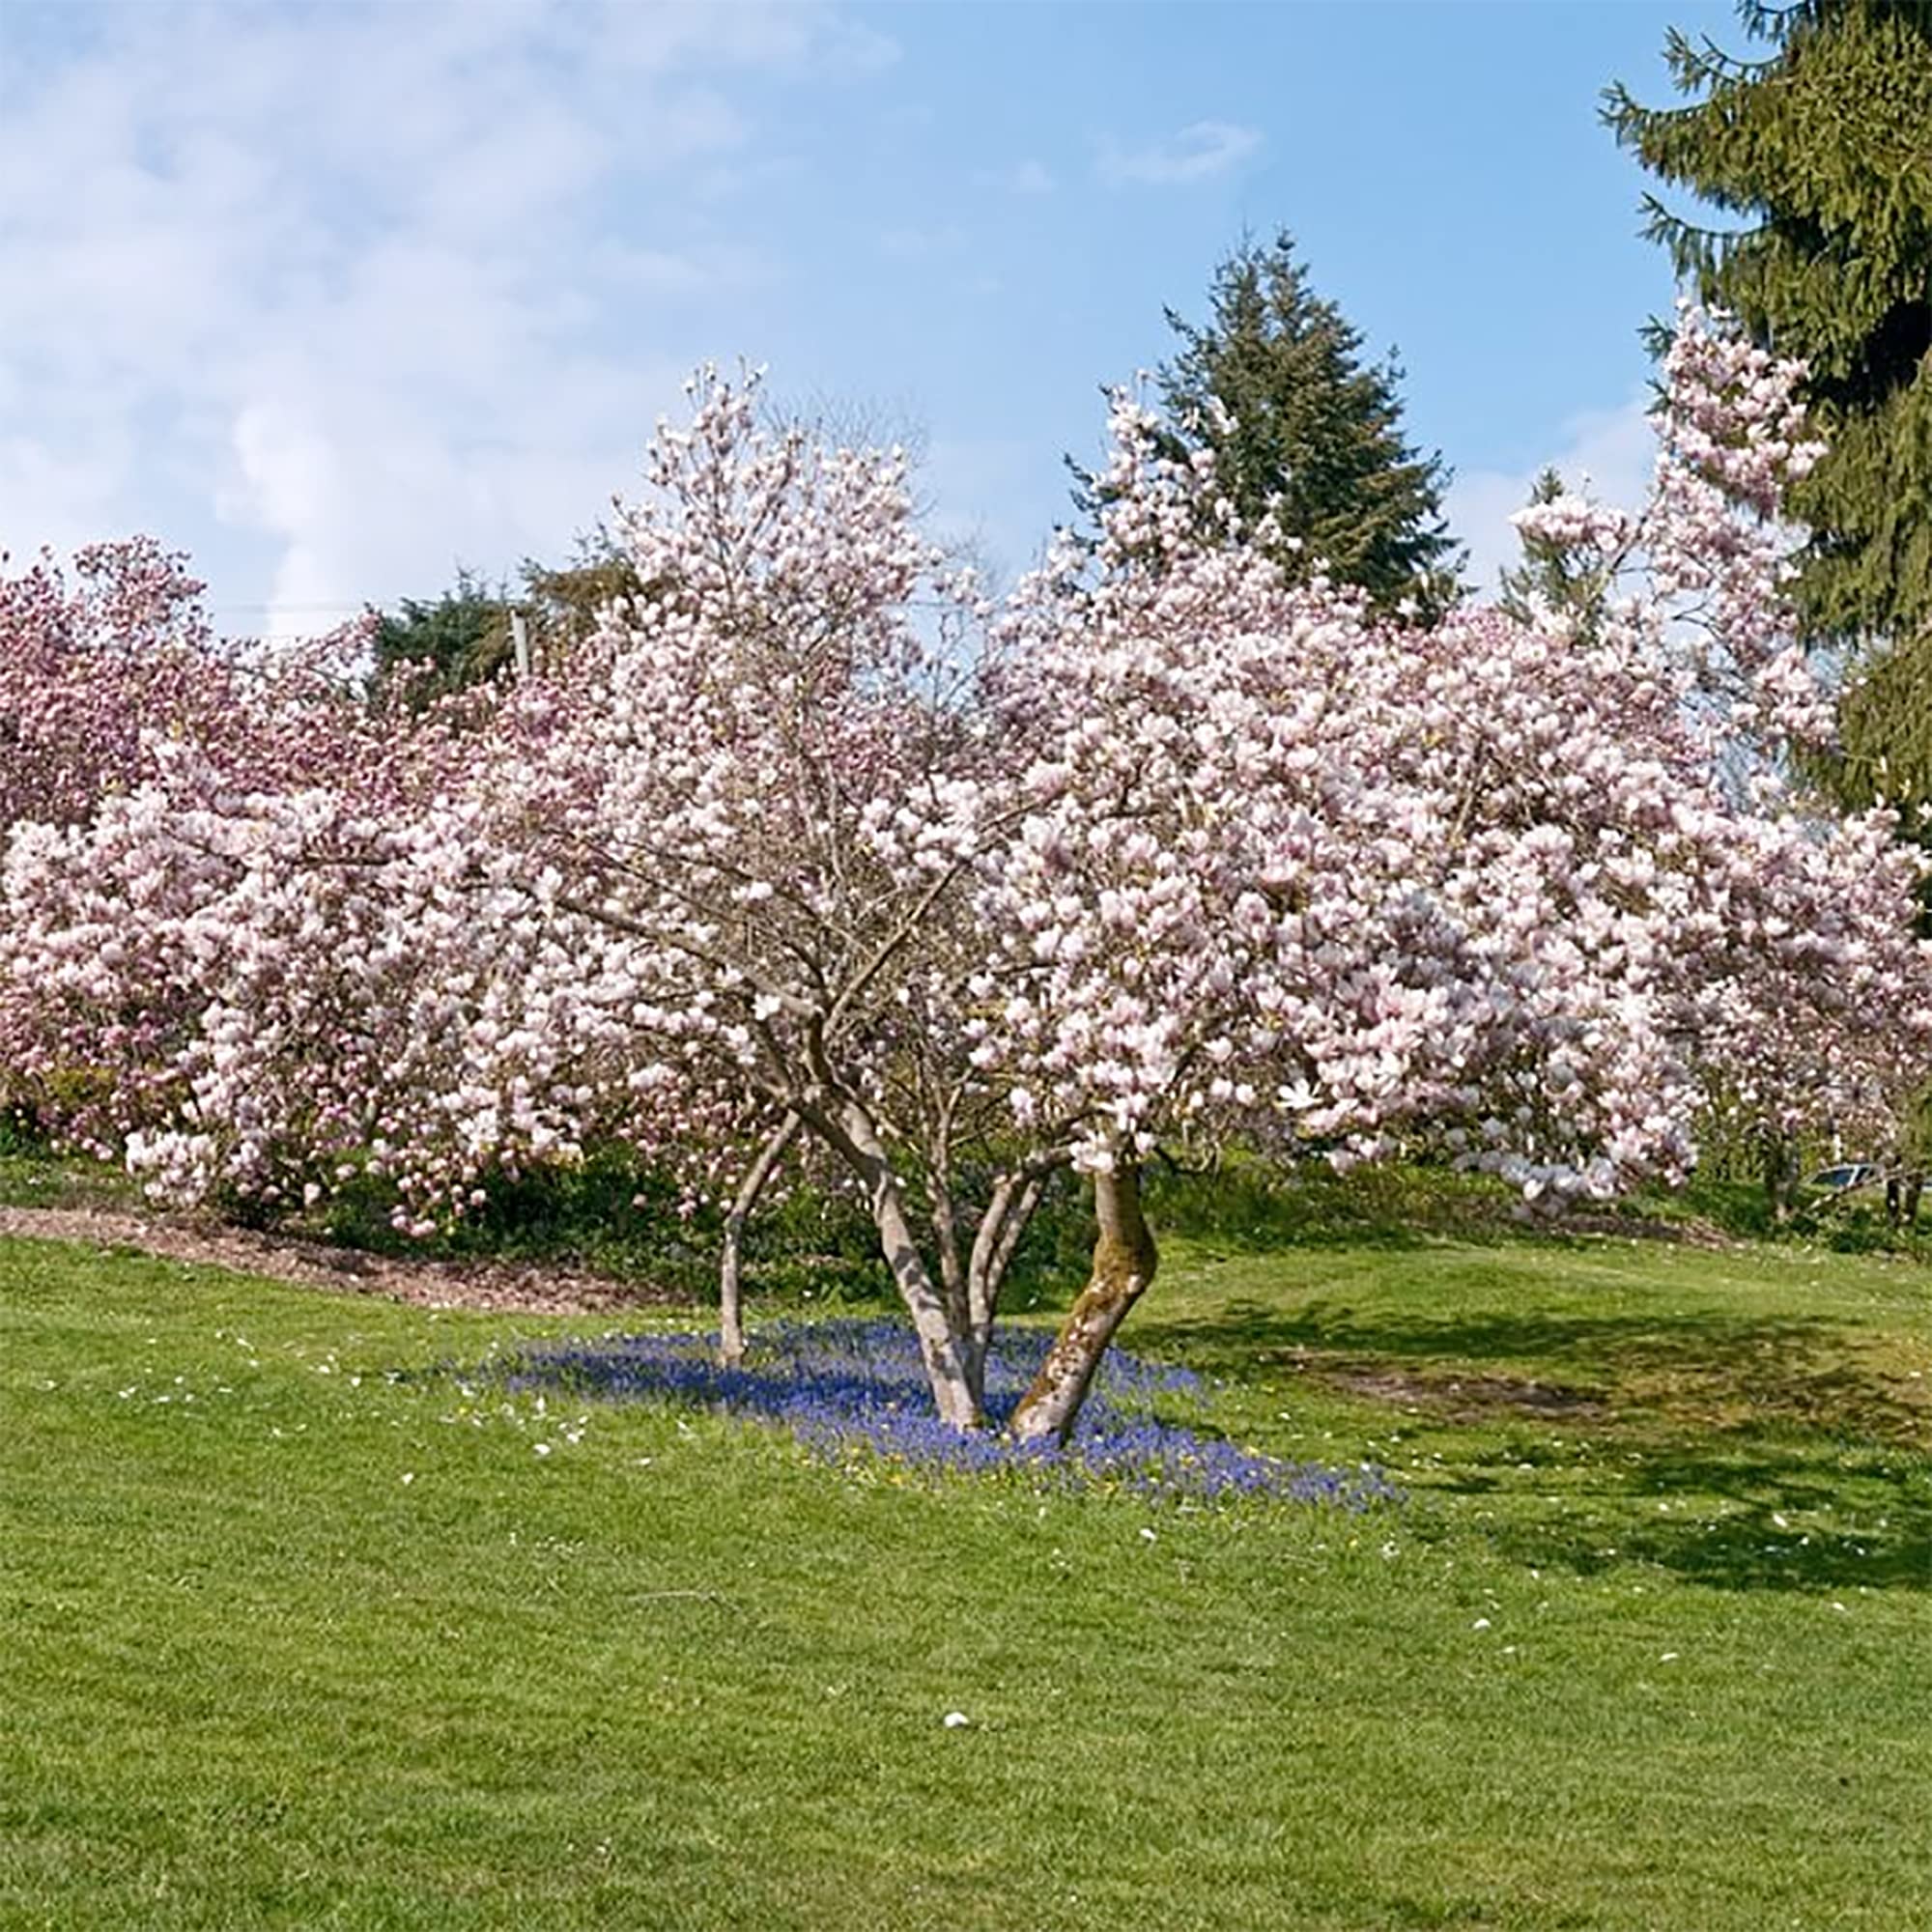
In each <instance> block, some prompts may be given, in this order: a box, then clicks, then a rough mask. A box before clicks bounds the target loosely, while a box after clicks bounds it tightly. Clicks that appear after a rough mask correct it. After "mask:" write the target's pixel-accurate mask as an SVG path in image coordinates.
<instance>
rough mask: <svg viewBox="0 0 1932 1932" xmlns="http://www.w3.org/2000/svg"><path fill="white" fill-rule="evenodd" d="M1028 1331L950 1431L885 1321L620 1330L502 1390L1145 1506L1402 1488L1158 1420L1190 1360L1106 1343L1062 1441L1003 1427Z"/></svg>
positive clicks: (1031, 1361)
mask: <svg viewBox="0 0 1932 1932" xmlns="http://www.w3.org/2000/svg"><path fill="white" fill-rule="evenodd" d="M1049 1340H1050V1338H1049V1337H1048V1336H1047V1335H1046V1334H1044V1333H1043V1332H1042V1331H1040V1330H1038V1329H1025V1328H1010V1329H1007V1330H1004V1331H1003V1332H1002V1333H1001V1335H1000V1336H999V1338H998V1340H997V1341H996V1343H995V1345H994V1350H993V1354H992V1357H991V1359H990V1360H989V1362H988V1363H987V1369H986V1407H987V1413H988V1421H989V1422H990V1423H991V1424H992V1425H994V1426H993V1427H991V1428H989V1429H987V1430H986V1431H984V1432H983V1433H981V1434H979V1435H960V1434H959V1433H958V1432H957V1431H955V1430H952V1429H950V1428H948V1427H947V1426H946V1425H945V1424H943V1423H942V1422H940V1420H939V1419H938V1418H937V1416H935V1415H934V1414H933V1412H932V1398H931V1394H930V1392H929V1390H928V1389H927V1386H926V1381H925V1374H924V1371H923V1367H922V1366H921V1362H920V1355H919V1345H918V1342H917V1340H916V1338H915V1337H914V1335H913V1334H912V1331H911V1330H910V1329H909V1328H907V1327H905V1326H904V1325H903V1324H901V1323H899V1322H896V1321H779V1322H774V1323H772V1324H771V1325H770V1326H767V1327H764V1328H761V1329H758V1330H756V1331H755V1332H754V1333H753V1336H752V1338H751V1344H750V1349H749V1351H748V1353H747V1355H746V1357H745V1360H744V1361H743V1362H742V1363H741V1364H740V1365H739V1366H738V1367H736V1368H730V1369H726V1368H721V1367H720V1366H719V1363H718V1359H717V1353H716V1350H717V1340H716V1337H715V1336H710V1335H703V1334H692V1333H680V1334H664V1335H618V1336H610V1337H606V1338H603V1339H601V1340H597V1341H593V1342H581V1343H570V1344H567V1345H564V1346H562V1347H558V1348H553V1349H544V1350H533V1351H530V1352H528V1353H526V1354H523V1355H521V1356H519V1357H517V1358H515V1359H514V1360H512V1361H511V1362H509V1363H507V1364H505V1365H503V1370H504V1373H505V1374H506V1376H507V1378H508V1380H509V1384H510V1386H511V1387H512V1388H514V1389H520V1390H534V1389H546V1390H548V1389H555V1388H558V1387H563V1388H567V1389H570V1390H573V1391H575V1392H579V1393H582V1394H585V1395H592V1396H601V1397H604V1398H607V1399H611V1400H615V1401H661V1402H671V1403H679V1404H685V1405H688V1406H693V1407H702V1408H711V1409H717V1410H721V1411H723V1412H725V1413H726V1414H730V1415H741V1416H746V1417H752V1418H758V1419H762V1420H766V1421H772V1422H778V1423H781V1424H783V1425H784V1426H785V1427H786V1428H788V1429H789V1430H790V1431H791V1432H792V1434H793V1435H796V1436H797V1438H798V1439H799V1440H800V1441H801V1442H803V1443H804V1444H805V1445H806V1446H807V1448H809V1449H810V1450H811V1451H812V1452H813V1453H814V1454H817V1455H819V1456H822V1457H824V1458H825V1460H826V1461H828V1462H834V1463H840V1462H845V1461H848V1460H851V1459H853V1458H855V1457H862V1458H863V1457H868V1456H870V1457H879V1458H883V1459H885V1461H886V1462H888V1463H893V1464H895V1465H898V1466H900V1467H904V1468H912V1469H919V1470H923V1471H955V1472H960V1473H990V1472H1016V1473H1019V1474H1021V1475H1024V1476H1026V1477H1028V1478H1030V1479H1031V1480H1032V1481H1034V1482H1036V1483H1037V1484H1041V1485H1045V1486H1050V1487H1060V1488H1095V1487H1097V1488H1102V1489H1108V1490H1120V1491H1125V1492H1132V1493H1134V1494H1137V1495H1141V1496H1144V1497H1147V1498H1149V1499H1151V1500H1163V1501H1166V1500H1180V1499H1183V1498H1189V1499H1196V1500H1203V1501H1220V1500H1228V1499H1233V1498H1236V1497H1241V1496H1254V1497H1274V1498H1283V1499H1288V1500H1292V1501H1296V1502H1320V1503H1334V1504H1340V1505H1341V1506H1342V1507H1344V1508H1347V1509H1357V1510H1358V1509H1364V1508H1367V1507H1368V1506H1369V1505H1370V1504H1372V1503H1377V1502H1385V1501H1392V1500H1395V1499H1396V1498H1397V1497H1398V1495H1399V1492H1398V1491H1396V1490H1395V1489H1394V1488H1393V1487H1392V1486H1391V1484H1390V1483H1389V1482H1388V1480H1387V1478H1386V1477H1384V1476H1383V1475H1382V1474H1381V1473H1380V1472H1379V1471H1378V1470H1372V1469H1366V1468H1364V1469H1330V1468H1324V1467H1322V1466H1321V1465H1320V1464H1317V1463H1284V1462H1280V1461H1277V1460H1276V1459H1275V1458H1273V1457H1271V1456H1261V1455H1257V1454H1255V1453H1254V1452H1253V1451H1252V1450H1247V1449H1242V1448H1240V1447H1238V1446H1237V1445H1236V1444H1235V1443H1233V1442H1229V1441H1227V1440H1225V1439H1223V1438H1221V1437H1218V1436H1214V1435H1202V1434H1200V1433H1198V1432H1197V1431H1196V1430H1193V1429H1189V1428H1185V1427H1182V1426H1181V1425H1179V1424H1178V1423H1175V1422H1173V1421H1169V1420H1166V1419H1164V1418H1163V1417H1162V1416H1161V1415H1160V1414H1159V1413H1158V1412H1157V1411H1156V1405H1157V1404H1159V1405H1163V1406H1170V1407H1171V1406H1174V1405H1176V1404H1178V1403H1184V1404H1186V1405H1188V1406H1191V1407H1193V1408H1194V1409H1195V1410H1197V1411H1198V1410H1199V1409H1200V1408H1201V1407H1202V1406H1204V1403H1205V1397H1206V1389H1205V1387H1204V1384H1203V1383H1202V1380H1201V1378H1200V1377H1198V1376H1196V1375H1195V1374H1193V1372H1192V1371H1190V1370H1187V1369H1179V1368H1171V1367H1166V1366H1163V1365H1161V1364H1159V1363H1154V1362H1149V1361H1145V1360H1142V1359H1141V1358H1140V1357H1138V1356H1134V1355H1130V1354H1126V1353H1123V1352H1122V1350H1118V1349H1117V1350H1111V1351H1110V1352H1109V1353H1108V1355H1107V1357H1106V1359H1105V1360H1104V1362H1103V1363H1102V1364H1101V1368H1100V1373H1099V1376H1098V1378H1097V1379H1096V1381H1095V1383H1094V1389H1093V1391H1092V1393H1091V1394H1090V1395H1089V1397H1088V1400H1087V1404H1086V1406H1085V1407H1084V1409H1083V1410H1082V1412H1081V1417H1080V1424H1079V1427H1078V1429H1077V1430H1076V1432H1075V1434H1074V1438H1073V1440H1072V1442H1071V1443H1070V1444H1068V1445H1067V1447H1065V1449H1062V1448H1060V1447H1058V1446H1056V1445H1051V1444H1040V1443H1018V1442H1013V1441H1010V1440H1009V1439H1008V1438H1007V1437H1006V1436H1005V1435H1002V1434H1000V1433H999V1425H1000V1424H1002V1423H1004V1422H1005V1420H1006V1418H1007V1417H1008V1416H1009V1414H1010V1413H1011V1412H1012V1409H1013V1407H1014V1406H1015V1404H1017V1402H1018V1401H1019V1398H1020V1396H1021V1394H1022V1393H1023V1392H1024V1391H1025V1389H1026V1387H1027V1385H1028V1384H1029V1383H1030V1382H1031V1381H1032V1379H1033V1378H1034V1375H1035V1373H1036V1372H1037V1369H1038V1368H1039V1365H1040V1363H1041V1361H1042V1360H1043V1359H1044V1357H1045V1354H1046V1350H1047V1346H1048V1343H1049Z"/></svg>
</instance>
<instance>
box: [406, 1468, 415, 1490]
mask: <svg viewBox="0 0 1932 1932" xmlns="http://www.w3.org/2000/svg"><path fill="white" fill-rule="evenodd" d="M415 1479H416V1472H415V1471H414V1470H413V1469H405V1470H404V1471H403V1484H404V1487H405V1488H407V1487H408V1486H409V1485H410V1484H411V1483H413V1482H414V1481H415Z"/></svg>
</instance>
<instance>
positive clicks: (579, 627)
mask: <svg viewBox="0 0 1932 1932" xmlns="http://www.w3.org/2000/svg"><path fill="white" fill-rule="evenodd" d="M519 574H520V577H521V580H522V582H521V588H520V589H519V590H518V591H517V592H516V593H515V594H512V592H511V590H510V587H509V586H508V585H507V584H498V585H497V586H496V587H495V588H492V587H491V586H490V585H488V584H486V583H484V582H481V581H480V580H479V579H477V578H475V577H472V576H471V575H470V574H469V572H468V571H464V570H459V571H458V572H457V577H456V582H455V585H454V586H453V587H452V588H450V589H448V590H445V591H443V592H442V594H441V595H440V597H438V598H437V599H436V601H435V602H434V603H428V602H422V601H419V600H417V599H415V598H410V597H406V598H404V599H403V601H402V603H401V604H400V605H399V606H398V608H397V609H396V611H392V612H385V613H384V615H383V617H382V619H381V621H380V622H379V623H378V625H377V627H376V684H377V687H378V688H379V689H381V688H384V687H385V686H390V685H393V684H395V683H397V682H398V681H399V680H404V679H406V680H407V690H408V693H409V696H410V697H411V698H412V701H414V702H417V703H426V702H428V701H429V700H431V699H433V698H436V697H441V696H446V695H448V694H449V693H451V692H457V691H467V690H469V689H470V688H471V687H472V686H474V685H478V684H483V683H487V682H488V681H489V680H490V679H491V678H494V677H497V676H500V675H501V674H502V673H503V672H504V671H505V670H506V669H507V668H509V667H510V665H511V664H512V663H513V661H514V658H515V648H516V640H515V632H514V627H513V624H512V615H513V613H514V614H515V615H518V616H521V617H522V618H523V619H524V624H525V635H526V639H527V642H528V647H529V652H530V660H531V662H532V663H533V664H535V665H538V666H543V665H545V664H554V663H557V662H560V661H561V660H562V659H563V658H564V657H566V656H567V655H568V654H569V652H570V651H571V650H572V649H573V648H574V647H575V646H576V645H578V644H581V643H582V641H583V639H585V638H587V637H588V636H589V635H590V633H591V632H592V630H594V629H595V627H596V624H597V619H598V615H599V612H600V611H602V610H603V609H604V607H605V606H606V605H607V604H610V603H611V602H612V601H613V600H614V599H616V598H619V597H630V596H635V595H637V594H638V592H639V587H640V586H639V582H638V574H637V572H636V571H635V570H634V569H633V568H632V567H631V563H630V559H629V558H628V557H627V556H626V555H625V554H624V553H623V551H622V549H621V548H620V547H619V545H618V544H617V541H616V539H615V538H614V537H613V536H611V533H610V532H609V531H608V530H606V529H603V528H601V527H600V528H598V529H596V530H593V531H591V532H590V533H589V534H587V535H584V536H581V537H580V538H579V539H578V542H577V549H576V554H575V556H574V557H573V559H572V561H571V562H569V563H567V564H558V565H552V564H545V563H540V562H538V561H537V559H536V558H534V557H526V558H525V559H524V562H523V565H522V568H521V571H520V573H519Z"/></svg>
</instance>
